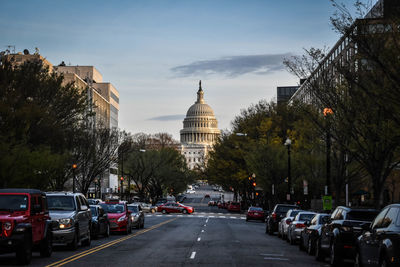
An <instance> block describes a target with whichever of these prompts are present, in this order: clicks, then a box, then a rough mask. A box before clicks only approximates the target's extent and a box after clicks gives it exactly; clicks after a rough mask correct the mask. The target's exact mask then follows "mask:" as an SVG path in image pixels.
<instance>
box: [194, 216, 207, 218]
mask: <svg viewBox="0 0 400 267" xmlns="http://www.w3.org/2000/svg"><path fill="white" fill-rule="evenodd" d="M196 217H198V218H204V217H206V216H204V215H197V216H196Z"/></svg>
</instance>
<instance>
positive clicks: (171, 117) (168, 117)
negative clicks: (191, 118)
mask: <svg viewBox="0 0 400 267" xmlns="http://www.w3.org/2000/svg"><path fill="white" fill-rule="evenodd" d="M184 118H185V115H183V114H177V115H165V116H158V117H153V118H150V119H148V120H150V121H178V120H183V119H184Z"/></svg>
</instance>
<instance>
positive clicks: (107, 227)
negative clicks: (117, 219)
mask: <svg viewBox="0 0 400 267" xmlns="http://www.w3.org/2000/svg"><path fill="white" fill-rule="evenodd" d="M104 236H105V237H109V236H110V225H109V224H108V223H107V226H106V232H105V234H104Z"/></svg>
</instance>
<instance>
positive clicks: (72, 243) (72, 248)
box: [68, 228, 79, 250]
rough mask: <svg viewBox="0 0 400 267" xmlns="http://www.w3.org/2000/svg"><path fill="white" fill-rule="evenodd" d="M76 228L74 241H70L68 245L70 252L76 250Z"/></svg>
mask: <svg viewBox="0 0 400 267" xmlns="http://www.w3.org/2000/svg"><path fill="white" fill-rule="evenodd" d="M78 241H79V237H78V228H75V234H74V239H72V241H71V243H69V244H68V247H69V249H70V250H76V249H77V248H78Z"/></svg>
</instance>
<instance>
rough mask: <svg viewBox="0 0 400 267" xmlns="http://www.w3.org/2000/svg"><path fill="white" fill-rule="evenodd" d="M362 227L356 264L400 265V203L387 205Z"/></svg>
mask: <svg viewBox="0 0 400 267" xmlns="http://www.w3.org/2000/svg"><path fill="white" fill-rule="evenodd" d="M362 228H363V230H364V233H363V234H362V235H360V236H359V237H358V239H357V251H356V257H355V266H357V267H358V266H400V204H392V205H389V206H386V207H385V208H384V209H383V210H382V211H381V212H380V213H379V214H378V216H376V218H375V219H374V221H373V222H372V223H371V224H368V223H367V224H364V225H363V226H362Z"/></svg>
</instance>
